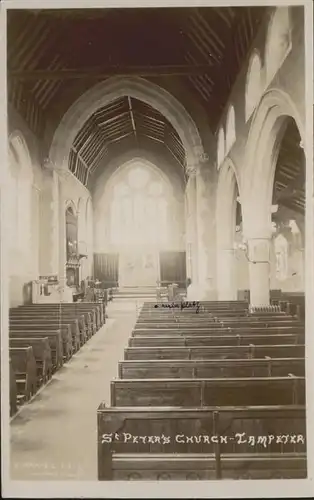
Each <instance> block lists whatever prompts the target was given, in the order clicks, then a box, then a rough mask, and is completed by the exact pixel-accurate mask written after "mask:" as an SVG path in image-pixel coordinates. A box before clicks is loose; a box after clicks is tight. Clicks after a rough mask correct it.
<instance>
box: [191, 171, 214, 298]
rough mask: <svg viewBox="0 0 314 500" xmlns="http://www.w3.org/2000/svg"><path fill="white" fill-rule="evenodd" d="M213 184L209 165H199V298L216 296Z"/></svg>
mask: <svg viewBox="0 0 314 500" xmlns="http://www.w3.org/2000/svg"><path fill="white" fill-rule="evenodd" d="M214 191H215V184H214V183H213V182H212V179H211V171H210V166H209V165H208V164H206V165H199V166H198V168H197V170H196V217H197V249H198V276H199V294H200V299H199V300H211V299H212V300H213V299H215V298H216V296H215V295H216V294H215V290H214V275H215V267H216V256H215V246H216V227H215V224H216V222H215V192H214Z"/></svg>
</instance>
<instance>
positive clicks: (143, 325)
mask: <svg viewBox="0 0 314 500" xmlns="http://www.w3.org/2000/svg"><path fill="white" fill-rule="evenodd" d="M254 326H255V327H258V328H279V327H285V326H287V327H289V326H292V327H304V323H303V322H300V321H296V320H294V321H292V320H282V321H242V320H241V321H234V320H233V321H228V322H220V323H217V322H214V321H197V320H195V321H191V322H190V323H183V322H179V321H178V322H175V321H173V322H169V321H167V322H159V321H154V322H153V321H151V322H140V321H138V322H137V323H136V324H135V326H134V330H142V329H147V330H148V329H151V328H152V329H159V330H162V329H171V328H177V329H180V328H189V327H192V328H194V329H197V328H208V330H210V329H211V330H213V329H214V330H217V329H219V328H223V327H225V328H236V329H239V328H251V327H254Z"/></svg>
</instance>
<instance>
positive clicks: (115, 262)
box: [94, 253, 119, 288]
mask: <svg viewBox="0 0 314 500" xmlns="http://www.w3.org/2000/svg"><path fill="white" fill-rule="evenodd" d="M94 278H95V279H98V280H99V281H101V282H102V283H103V285H104V287H105V288H111V287H116V286H118V285H119V254H117V253H94Z"/></svg>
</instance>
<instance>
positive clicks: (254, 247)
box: [248, 237, 270, 307]
mask: <svg viewBox="0 0 314 500" xmlns="http://www.w3.org/2000/svg"><path fill="white" fill-rule="evenodd" d="M248 258H249V276H250V297H251V298H250V303H251V305H252V306H256V307H258V306H268V305H269V304H270V293H269V292H270V277H269V275H270V238H268V237H264V238H251V239H249V240H248Z"/></svg>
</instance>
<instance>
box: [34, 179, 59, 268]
mask: <svg viewBox="0 0 314 500" xmlns="http://www.w3.org/2000/svg"><path fill="white" fill-rule="evenodd" d="M39 197H40V203H39V205H40V213H39V220H40V228H39V240H40V245H39V246H40V250H39V274H41V275H46V274H58V270H59V262H58V254H59V233H58V220H59V186H58V177H57V174H56V173H55V172H53V173H48V172H46V173H45V179H44V182H43V186H42V189H41V191H40V193H39Z"/></svg>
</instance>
